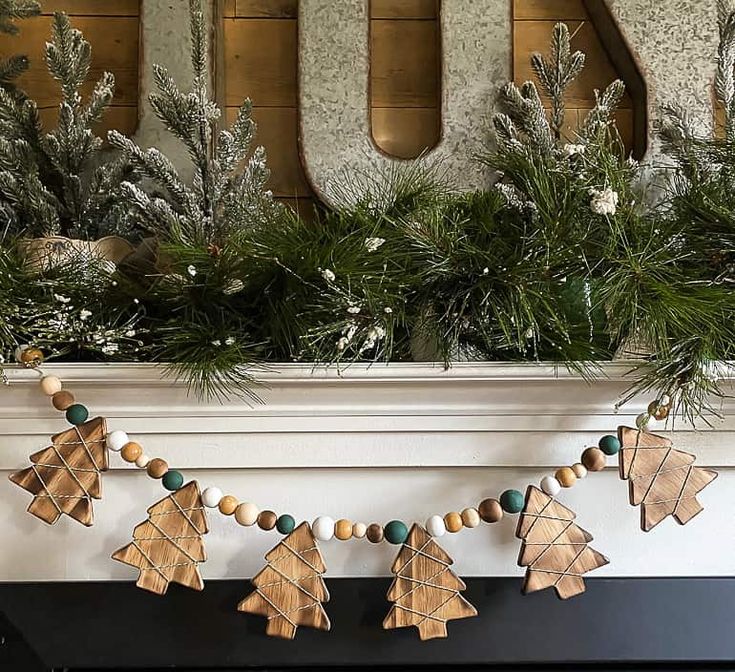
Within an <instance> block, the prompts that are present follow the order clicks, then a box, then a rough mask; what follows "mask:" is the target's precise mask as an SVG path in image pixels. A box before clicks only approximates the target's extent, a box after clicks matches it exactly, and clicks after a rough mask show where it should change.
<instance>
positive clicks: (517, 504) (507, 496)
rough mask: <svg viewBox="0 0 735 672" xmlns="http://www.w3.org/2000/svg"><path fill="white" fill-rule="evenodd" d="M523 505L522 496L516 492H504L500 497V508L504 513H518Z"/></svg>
mask: <svg viewBox="0 0 735 672" xmlns="http://www.w3.org/2000/svg"><path fill="white" fill-rule="evenodd" d="M524 504H525V499H524V498H523V494H522V493H520V492H518V490H506V491H505V492H504V493H503V494H502V495H500V506H501V507H502V508H503V511H505V512H506V513H520V512H521V511H523V505H524Z"/></svg>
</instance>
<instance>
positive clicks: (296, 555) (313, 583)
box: [237, 523, 331, 639]
mask: <svg viewBox="0 0 735 672" xmlns="http://www.w3.org/2000/svg"><path fill="white" fill-rule="evenodd" d="M265 559H266V561H267V563H268V564H267V565H266V566H265V567H264V568H263V569H262V570H261V571H260V572H258V574H256V575H255V576H254V577H253V579H252V583H253V585H254V586H255V591H254V592H252V593H250V595H248V596H247V597H246V598H245V599H244V600H243V601H242V602H240V604H239V605H238V607H237V609H238V611H244V612H247V613H249V614H256V615H258V616H265V617H266V618H267V619H268V625H267V626H266V630H265V632H266V634H268V635H270V636H272V637H283V638H284V639H293V638H294V637H295V636H296V629H297V628H298V627H299V626H300V625H303V626H306V627H309V628H317V629H319V630H329V628H330V627H331V624H330V622H329V617H328V616H327V612H326V611H324V607H323V606H322V602H328V601H329V593H328V592H327V587H326V586H325V585H324V579H323V578H322V575H323V574H324V572H326V571H327V568H326V565H325V564H324V560H323V559H322V555H321V553H320V552H319V547H318V546H317V544H316V540H315V539H314V535H313V534H312V532H311V527H310V526H309V524H308V523H302V524H301V525H299V526H298V527H297V528H296V529H295V530H294V531H293V532H291V534H289V535H288V536H287V537H286V538H285V539H284V540H283V541H282V542H281V543H280V544H278V546H276V547H275V548H274V549H273V550H272V551H270V552H269V553H268V554H267V555H266V556H265Z"/></svg>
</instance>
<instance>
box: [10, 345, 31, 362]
mask: <svg viewBox="0 0 735 672" xmlns="http://www.w3.org/2000/svg"><path fill="white" fill-rule="evenodd" d="M30 347H31V346H30V345H19V346H18V347H17V348H16V349H15V352H13V356H14V357H15V361H16V362H18V364H22V363H23V359H22V357H23V352H25V351H26V350H28V348H30Z"/></svg>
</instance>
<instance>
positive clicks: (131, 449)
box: [120, 441, 143, 462]
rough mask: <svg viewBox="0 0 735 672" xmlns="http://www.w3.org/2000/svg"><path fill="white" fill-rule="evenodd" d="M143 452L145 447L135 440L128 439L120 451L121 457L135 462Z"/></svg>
mask: <svg viewBox="0 0 735 672" xmlns="http://www.w3.org/2000/svg"><path fill="white" fill-rule="evenodd" d="M142 454H143V447H142V446H141V445H140V444H139V443H135V441H128V442H127V443H126V444H125V445H124V446H123V447H122V450H121V451H120V457H122V459H123V460H125V461H126V462H135V461H136V460H137V459H138V458H139V457H140V456H141V455H142Z"/></svg>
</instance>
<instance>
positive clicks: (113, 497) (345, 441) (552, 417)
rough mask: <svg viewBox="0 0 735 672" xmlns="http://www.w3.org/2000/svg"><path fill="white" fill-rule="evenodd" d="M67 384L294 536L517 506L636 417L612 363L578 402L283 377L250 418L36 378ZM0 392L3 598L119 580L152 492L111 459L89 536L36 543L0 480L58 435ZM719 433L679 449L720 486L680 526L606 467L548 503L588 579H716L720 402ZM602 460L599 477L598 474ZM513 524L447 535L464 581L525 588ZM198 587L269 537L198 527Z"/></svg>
mask: <svg viewBox="0 0 735 672" xmlns="http://www.w3.org/2000/svg"><path fill="white" fill-rule="evenodd" d="M46 370H47V371H49V372H54V373H56V374H57V375H59V376H60V377H61V378H62V379H63V380H65V381H66V382H67V384H68V386H69V388H70V389H73V390H74V392H75V393H76V394H77V398H78V399H79V400H80V401H82V402H86V403H87V404H88V405H89V407H90V409H91V410H92V412H93V413H97V414H101V415H105V416H107V417H108V418H109V425H110V427H111V428H117V429H125V430H126V431H128V433H129V434H130V435H131V437H132V438H134V439H135V440H138V441H140V442H141V443H142V444H143V445H144V446H145V448H146V452H147V453H148V454H150V455H159V456H161V457H164V458H165V459H166V460H168V461H169V463H170V464H171V465H172V466H173V467H176V468H180V469H181V470H182V471H183V472H184V474H185V476H187V477H189V478H196V479H197V480H199V482H200V484H201V485H202V487H206V486H208V485H213V484H216V485H218V486H220V487H221V488H222V489H223V490H225V491H226V492H230V493H232V494H235V495H237V496H238V497H239V498H240V499H242V500H251V501H254V502H256V503H257V504H258V505H259V506H260V507H261V508H272V509H274V510H275V511H278V512H288V513H291V514H293V515H294V517H296V518H297V519H312V518H313V517H314V516H316V515H318V514H328V515H331V516H333V517H335V518H337V517H340V516H345V517H348V518H351V519H353V520H358V519H359V520H364V521H365V522H366V523H369V522H372V521H378V522H387V521H388V520H390V519H391V518H394V517H397V516H402V517H404V519H406V520H407V521H409V520H419V521H423V520H425V518H426V517H427V516H428V515H429V514H432V513H445V512H446V511H450V510H458V509H459V510H461V509H462V508H463V507H466V506H472V505H475V504H476V503H477V502H479V501H480V500H481V499H482V498H484V497H489V496H497V494H498V493H499V492H500V491H502V490H504V489H506V488H509V487H514V488H518V489H520V490H524V489H525V487H526V485H527V484H528V483H537V482H538V481H539V480H540V478H541V476H543V475H544V474H546V473H548V472H549V471H550V470H551V469H553V468H554V467H556V466H559V465H562V464H571V463H572V462H574V461H576V460H577V459H578V457H579V454H580V453H581V451H582V450H583V449H584V447H585V446H587V445H591V444H593V443H594V442H596V440H597V439H598V438H599V436H600V435H602V434H604V433H609V432H614V430H615V429H616V427H617V425H618V424H630V423H632V422H633V419H634V417H635V415H636V414H637V413H639V412H640V411H641V410H642V409H643V407H644V406H645V401H647V400H640V401H636V402H633V403H632V404H631V405H630V406H627V407H625V408H624V409H623V411H621V412H620V413H617V414H616V412H615V408H614V405H615V401H616V400H617V398H618V397H619V395H620V393H621V392H622V391H623V390H624V389H625V388H626V386H627V383H626V381H625V379H624V375H623V374H624V373H625V372H626V371H627V370H628V366H627V365H625V364H616V365H608V366H606V367H605V369H604V371H605V373H606V374H607V376H608V378H607V379H606V380H601V381H599V382H596V383H594V384H592V385H587V384H586V383H585V382H583V381H581V380H580V379H579V378H577V377H575V376H572V375H570V374H568V373H567V372H566V371H564V370H563V369H562V370H559V369H557V368H556V367H554V366H543V365H534V364H529V365H510V366H508V365H502V364H459V365H456V366H455V367H454V368H453V369H451V370H450V371H446V372H445V371H443V370H442V369H441V368H438V367H432V366H431V365H421V364H407V365H406V364H393V365H389V366H385V365H382V366H373V367H372V368H366V367H362V366H359V367H358V366H355V367H352V368H350V369H347V370H345V371H343V372H342V375H341V376H340V375H338V373H337V372H336V371H335V370H333V369H332V370H328V371H325V370H317V371H312V370H311V368H310V367H305V366H298V365H286V366H282V367H279V368H278V369H277V370H276V371H273V372H270V373H268V374H267V375H266V376H265V379H266V380H267V383H268V389H264V391H263V397H264V401H265V404H264V405H262V406H258V407H255V408H249V407H247V406H245V405H243V404H240V403H234V402H233V403H228V404H225V405H219V404H216V403H215V404H205V403H200V402H198V401H197V400H196V399H193V398H188V397H187V395H186V390H185V387H184V386H182V385H174V384H172V383H171V382H170V381H168V380H161V378H160V375H161V374H160V372H159V370H157V369H155V368H153V367H151V366H147V365H133V366H106V367H102V366H97V365H86V366H72V365H55V366H49V367H46ZM10 378H11V385H10V386H9V387H7V388H0V501H2V503H3V506H2V507H1V508H0V539H2V540H3V541H2V552H0V581H8V580H11V581H12V580H17V581H31V580H109V579H132V578H134V577H135V572H134V570H132V569H131V568H129V567H126V566H124V565H121V564H119V563H116V562H113V561H112V560H110V559H109V556H110V554H111V553H112V552H113V551H114V550H116V549H117V548H118V547H120V546H122V545H124V544H126V543H127V542H128V541H129V539H130V536H131V532H132V529H133V526H134V525H135V524H136V523H138V522H140V521H142V520H144V519H145V518H146V513H145V511H146V509H147V508H148V506H150V505H151V504H152V503H153V502H154V501H156V500H157V499H158V498H160V497H163V496H164V495H165V494H166V493H165V491H164V490H163V488H162V487H161V485H160V484H159V483H158V482H155V481H152V480H150V479H148V478H147V477H146V476H145V475H143V474H142V473H140V472H138V471H137V470H135V469H132V468H129V467H127V466H125V465H124V464H123V463H122V461H121V460H120V459H119V456H116V455H113V461H112V466H113V470H112V471H111V472H108V473H106V474H105V475H104V481H103V491H104V493H103V494H104V499H103V500H102V501H100V502H96V503H95V518H96V523H95V526H94V527H93V528H91V529H87V528H84V527H82V526H81V525H79V524H78V523H75V522H74V521H72V520H70V519H68V518H66V517H65V518H64V519H62V521H60V522H59V523H58V524H57V525H56V526H54V527H48V526H47V525H45V524H44V523H42V522H40V521H38V520H37V519H36V518H34V517H32V516H30V515H28V514H26V513H25V512H24V510H25V507H26V506H27V505H28V503H29V501H30V495H29V494H28V493H26V492H24V491H23V490H21V489H20V488H18V487H16V486H14V485H13V484H11V483H10V482H9V481H8V480H7V475H8V474H9V473H10V472H11V471H13V470H16V469H20V468H23V467H25V466H27V459H28V455H29V454H30V453H32V452H34V451H36V450H38V449H40V448H42V447H44V446H45V445H47V444H48V438H49V436H50V435H51V434H53V433H56V432H58V431H61V430H63V429H64V428H65V427H66V424H65V421H64V420H63V418H61V417H60V415H61V414H57V413H56V412H55V411H54V410H53V409H52V408H51V406H50V404H48V402H47V400H46V399H45V398H44V397H43V396H42V395H41V393H40V391H39V390H38V387H37V380H38V373H37V372H32V371H25V370H12V371H10ZM724 410H725V411H726V412H727V413H728V418H727V419H726V420H725V421H724V422H720V423H718V425H717V430H716V431H703V432H701V433H697V432H694V431H691V428H688V427H681V428H679V429H678V430H677V431H676V433H675V434H674V438H675V440H676V445H677V446H678V447H681V448H684V449H690V450H692V451H693V452H696V453H698V455H699V460H698V464H700V465H702V466H709V467H713V468H716V469H718V470H719V471H720V477H719V478H718V479H717V480H716V481H715V482H714V483H713V484H712V485H711V486H709V488H707V490H705V491H704V492H703V493H702V494H701V495H700V498H701V501H702V503H703V504H704V506H705V511H704V512H703V513H702V514H700V516H698V517H697V518H695V519H694V520H693V521H692V522H691V523H690V524H689V525H687V526H685V527H680V526H679V525H677V524H676V523H675V522H674V521H673V520H671V519H667V520H666V521H664V522H663V523H661V525H660V526H659V527H657V528H656V529H654V530H653V531H652V532H650V533H648V534H646V533H644V532H642V531H641V530H640V528H639V514H640V512H639V509H637V508H633V507H631V506H630V505H629V504H628V494H627V483H626V482H623V481H621V480H619V478H618V475H617V469H615V468H614V466H611V468H609V469H608V470H606V471H605V472H603V473H601V474H591V475H590V477H588V478H587V479H585V480H584V481H582V482H580V483H579V484H578V485H577V486H576V487H575V488H574V489H572V490H570V491H565V492H563V493H562V495H561V501H562V502H563V503H564V504H567V505H569V506H570V507H571V508H572V509H574V510H575V511H576V512H577V514H578V522H579V523H580V524H581V525H582V526H583V527H585V528H586V529H587V530H589V531H590V532H591V533H592V534H593V536H594V537H595V542H594V546H595V547H596V548H597V549H598V550H600V551H601V552H602V553H604V554H605V555H607V556H608V557H609V558H610V560H611V563H610V565H608V566H607V567H605V568H603V569H601V570H598V571H597V572H596V575H598V576H603V575H606V576H710V575H729V574H731V573H732V569H733V566H734V563H735V561H734V560H733V558H735V529H734V526H733V520H732V505H733V493H734V492H735V469H734V467H735V441H734V440H733V439H735V417H734V414H733V411H735V403H732V402H730V403H728V404H727V407H726V408H725V409H724ZM613 462H614V461H612V460H611V465H612V464H613ZM515 521H516V517H515V516H513V517H511V516H508V517H506V518H505V519H504V520H503V521H502V522H501V523H499V524H497V525H493V526H489V525H485V524H483V525H482V526H481V527H479V528H477V529H476V530H465V531H463V532H461V533H460V534H458V535H447V536H445V537H444V538H443V539H442V540H441V543H442V545H443V546H444V547H445V548H446V549H447V551H448V552H449V553H450V554H451V555H452V556H453V557H454V559H455V562H456V568H457V570H458V572H459V573H460V574H462V575H465V576H471V575H476V576H518V577H520V576H522V574H523V570H522V569H520V568H518V567H517V566H516V564H515V563H516V559H517V555H518V548H519V542H518V541H517V540H516V539H515V537H514V531H515ZM210 523H211V532H210V533H209V535H208V536H207V537H206V546H207V551H208V555H209V560H208V562H207V563H205V564H204V565H203V566H202V572H203V574H204V576H205V578H207V577H209V578H245V577H249V576H251V575H253V574H254V573H255V572H256V571H257V570H258V569H259V568H260V566H261V565H262V564H263V555H264V553H265V552H266V551H267V550H268V549H269V548H270V547H272V546H273V545H275V544H276V543H277V541H278V540H279V539H280V536H279V535H277V534H276V533H275V532H270V533H266V532H262V531H260V530H257V529H253V528H242V527H240V526H238V525H237V523H236V522H235V521H234V519H232V518H224V517H222V516H220V515H219V514H218V513H214V514H212V515H211V516H210ZM323 551H324V555H325V558H326V561H327V565H328V567H329V574H328V575H329V576H332V577H337V576H377V575H387V574H389V567H390V563H391V560H392V558H393V556H394V555H395V552H396V549H395V547H392V546H389V545H387V544H383V545H380V546H377V547H376V546H373V545H371V544H369V543H368V542H367V541H365V540H362V541H355V540H353V541H350V542H347V543H345V542H337V541H333V542H329V543H327V544H324V545H323Z"/></svg>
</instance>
